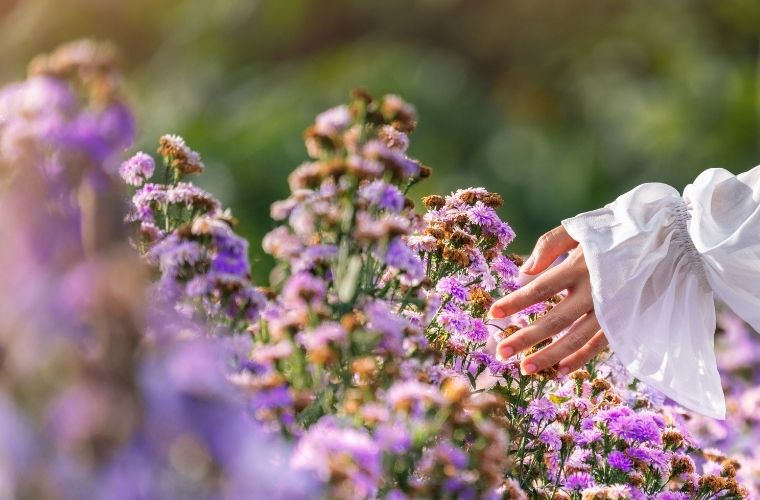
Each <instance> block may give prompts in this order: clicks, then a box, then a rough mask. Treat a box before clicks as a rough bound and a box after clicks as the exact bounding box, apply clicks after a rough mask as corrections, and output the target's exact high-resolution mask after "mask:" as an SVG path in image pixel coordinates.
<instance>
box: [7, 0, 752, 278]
mask: <svg viewBox="0 0 760 500" xmlns="http://www.w3.org/2000/svg"><path fill="white" fill-rule="evenodd" d="M759 35H760V2H758V1H757V0H721V1H720V2H715V1H708V0H703V1H687V0H680V1H676V0H657V1H654V0H649V1H647V0H614V1H612V0H576V1H573V2H560V1H549V0H510V1H494V0H383V1H382V2H381V1H370V0H259V1H255V0H214V1H207V0H204V1H201V0H176V1H160V0H27V1H9V0H0V83H5V82H8V81H13V80H17V79H20V78H22V77H23V74H24V68H25V64H26V61H28V60H29V58H30V57H32V56H33V55H35V54H36V53H39V52H44V51H48V50H50V49H52V48H53V47H55V46H56V45H57V44H59V43H60V42H64V41H68V40H71V39H75V38H81V37H95V38H98V39H107V40H111V41H113V42H114V43H115V44H116V45H117V46H118V47H119V48H120V49H121V51H122V55H123V60H124V65H125V69H126V73H127V76H128V82H127V87H128V89H129V93H130V96H129V97H130V100H131V102H132V104H133V105H134V106H135V107H136V109H137V110H138V116H139V123H140V134H139V140H138V144H137V148H141V149H145V150H146V151H151V152H152V151H153V150H154V149H155V145H156V140H157V138H158V136H159V135H160V134H162V133H165V132H175V133H179V134H180V135H183V136H184V137H185V138H186V139H187V140H188V142H189V144H190V145H191V146H192V147H193V148H195V149H197V150H198V151H200V152H201V153H202V155H203V157H204V160H205V161H206V164H207V166H208V167H209V168H208V169H207V173H206V174H204V176H203V178H202V179H201V181H200V184H202V185H204V186H205V187H207V188H209V189H211V190H213V191H214V192H215V193H216V194H218V195H219V196H220V197H221V198H222V200H223V201H224V202H225V203H227V204H228V205H230V206H231V207H232V209H233V211H234V212H235V214H236V215H237V216H238V217H239V218H240V220H241V227H240V229H241V232H242V233H243V234H244V235H246V236H248V237H249V238H250V239H251V242H252V245H251V252H252V259H253V261H254V268H255V276H254V278H255V279H256V280H259V282H262V281H263V280H264V279H265V277H266V275H267V272H268V269H269V266H270V264H271V263H270V262H269V261H268V260H267V258H266V257H265V256H264V255H263V254H262V252H261V250H260V241H261V237H262V236H263V234H264V233H265V232H266V231H268V230H269V228H270V221H269V217H268V207H269V204H270V203H271V202H272V201H274V200H276V199H280V198H282V197H284V196H285V195H286V177H287V175H288V173H289V172H290V170H291V169H292V168H294V167H295V166H297V165H298V164H299V163H300V162H301V161H303V160H304V159H305V158H306V154H305V151H304V148H303V144H302V141H301V134H302V132H303V130H304V129H305V128H306V126H307V125H308V124H309V123H310V121H311V120H312V118H313V116H314V115H315V114H316V113H318V112H319V111H321V110H322V109H324V108H327V107H330V106H332V105H334V104H337V103H339V102H342V101H343V100H345V98H346V96H347V94H348V92H349V90H350V89H351V88H353V87H357V86H363V87H366V88H368V89H370V90H371V91H372V92H373V93H376V94H381V93H386V92H392V93H398V94H401V95H402V96H403V97H405V98H406V99H408V100H409V101H411V102H413V103H414V104H415V105H416V106H417V108H418V111H419V114H420V117H421V119H420V125H419V129H418V132H417V133H416V134H415V135H414V136H413V138H412V147H411V154H412V155H413V156H415V157H417V158H419V159H420V160H422V161H423V162H424V163H425V164H427V165H430V166H432V167H433V168H434V170H435V173H434V176H433V178H432V179H431V180H429V181H427V182H425V183H423V184H421V185H420V186H419V188H418V189H417V191H416V192H415V193H414V195H415V196H417V197H419V196H420V195H422V194H426V193H430V192H448V191H451V190H453V189H455V188H458V187H467V186H476V185H478V186H484V187H487V188H488V189H490V190H493V191H498V192H500V193H502V194H503V195H504V197H505V199H506V200H507V203H506V205H505V207H503V209H502V215H503V216H504V217H506V218H507V219H508V220H509V221H510V222H511V223H512V225H513V226H514V228H515V230H516V231H517V233H518V239H517V241H516V243H515V247H514V248H515V249H516V250H517V251H521V252H527V251H529V250H530V248H531V247H532V245H533V241H534V239H535V238H536V237H537V236H538V235H539V234H541V233H543V232H545V231H546V230H548V229H550V228H551V227H553V226H555V225H557V224H558V223H559V221H560V220H561V219H562V218H564V217H568V216H572V215H575V214H576V213H578V212H581V211H585V210H589V209H593V208H596V207H598V206H600V205H602V204H604V203H607V202H608V201H611V200H612V199H614V198H615V197H616V196H617V195H618V194H620V193H622V192H624V191H626V190H628V189H630V188H631V187H633V186H635V185H637V184H639V183H641V182H647V181H661V182H667V183H669V184H672V185H674V186H677V187H678V188H679V189H680V188H682V187H683V186H684V185H685V184H687V183H688V182H690V181H691V180H693V178H694V177H695V176H696V175H698V173H699V172H701V171H702V170H704V169H706V168H710V167H715V166H722V167H725V168H728V169H729V170H732V171H734V172H740V171H744V170H747V169H748V168H750V167H751V166H753V165H755V164H757V163H760V161H758V159H759V158H760V141H759V140H758V139H760V131H759V130H758V128H759V126H760V103H759V102H758V101H759V100H760V36H759Z"/></svg>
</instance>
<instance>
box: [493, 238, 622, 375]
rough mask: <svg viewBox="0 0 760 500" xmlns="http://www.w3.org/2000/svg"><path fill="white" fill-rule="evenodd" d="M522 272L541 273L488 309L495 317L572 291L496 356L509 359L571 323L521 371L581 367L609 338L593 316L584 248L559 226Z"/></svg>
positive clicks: (540, 242)
mask: <svg viewBox="0 0 760 500" xmlns="http://www.w3.org/2000/svg"><path fill="white" fill-rule="evenodd" d="M568 251H570V255H568V257H567V259H565V260H564V261H563V262H562V263H561V264H559V265H557V266H555V267H553V268H551V269H549V270H548V271H546V272H543V271H545V270H546V269H547V268H548V267H549V266H550V265H551V264H552V262H554V261H555V260H556V259H557V257H559V256H560V255H562V254H564V253H565V252H568ZM521 271H522V272H523V273H524V274H528V275H535V274H539V273H542V272H543V274H540V275H539V276H537V277H536V278H535V279H534V280H533V281H531V282H530V283H528V284H527V285H525V286H523V287H522V288H520V289H519V290H516V291H514V292H512V293H510V294H509V295H507V296H505V297H502V298H501V299H499V300H497V301H496V302H494V304H493V305H492V306H491V310H490V311H489V316H491V317H492V318H495V319H498V318H504V317H507V316H509V315H512V314H515V313H517V312H520V311H522V310H523V309H525V308H526V307H529V306H532V305H533V304H536V303H538V302H543V301H545V300H547V299H549V298H551V297H553V296H554V295H556V294H558V293H559V292H561V291H562V290H567V291H568V295H567V297H566V298H565V299H564V300H562V301H561V302H560V303H559V304H557V305H556V306H555V307H554V308H553V309H552V310H551V311H549V312H548V313H547V314H545V315H544V316H542V317H540V318H539V319H538V320H536V321H535V322H533V323H531V324H530V325H528V326H526V327H525V328H522V329H521V330H518V331H517V332H515V333H513V334H512V335H510V336H509V337H507V338H506V339H504V340H502V341H501V342H499V345H498V346H497V347H496V352H497V354H499V356H501V357H502V358H504V359H506V358H509V357H510V356H513V355H514V354H516V353H518V352H521V351H524V350H526V349H529V348H530V347H532V346H534V345H536V344H537V343H539V342H541V341H543V340H546V339H548V338H551V337H552V336H554V335H556V334H558V333H560V332H561V331H562V330H564V329H565V328H568V327H570V329H569V330H568V331H567V333H566V334H565V335H563V336H562V337H561V338H559V339H558V340H557V341H555V342H553V343H551V344H549V345H548V346H546V347H544V348H543V349H541V350H539V351H537V352H535V353H533V354H530V355H529V356H526V357H525V358H524V359H523V360H522V363H521V370H522V372H523V373H524V374H526V375H530V374H532V373H536V372H538V371H541V370H544V369H546V368H549V367H551V366H554V365H556V364H559V367H558V370H559V373H560V375H567V374H568V373H570V372H572V371H574V370H577V369H579V368H582V367H583V365H585V364H586V363H587V362H588V361H590V360H591V359H592V358H593V357H594V356H596V355H597V354H598V353H600V352H601V351H602V350H604V348H605V347H606V346H607V338H606V337H605V336H604V332H602V331H601V327H600V326H599V323H598V322H597V320H596V315H595V314H594V303H593V300H592V298H591V278H590V276H589V272H588V267H587V266H586V259H585V258H584V256H583V249H582V248H581V247H579V246H578V242H577V241H575V240H573V239H572V238H571V237H570V235H569V234H568V233H567V231H565V228H564V227H562V226H559V227H557V228H554V229H552V230H551V231H549V232H548V233H546V234H544V235H543V236H541V238H539V240H538V242H537V243H536V247H535V249H534V250H533V253H532V254H531V256H530V258H529V259H528V260H527V261H526V262H525V264H523V267H522V269H521Z"/></svg>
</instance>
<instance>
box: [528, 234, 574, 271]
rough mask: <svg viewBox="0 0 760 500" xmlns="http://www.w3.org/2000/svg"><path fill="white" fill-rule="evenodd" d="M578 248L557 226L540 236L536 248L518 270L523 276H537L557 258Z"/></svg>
mask: <svg viewBox="0 0 760 500" xmlns="http://www.w3.org/2000/svg"><path fill="white" fill-rule="evenodd" d="M576 246H578V242H577V241H575V240H574V239H573V238H571V237H570V235H569V234H568V233H567V231H566V230H565V228H564V227H562V226H558V227H555V228H554V229H552V230H551V231H549V232H548V233H546V234H544V235H543V236H541V237H540V238H539V239H538V241H537V242H536V247H535V248H534V249H533V252H532V253H531V254H530V257H528V260H526V261H525V264H523V266H522V267H521V268H520V271H522V272H524V273H525V274H538V273H540V272H541V271H543V270H545V269H546V268H547V267H549V266H550V265H551V264H552V262H554V261H555V260H557V257H559V256H560V255H562V254H563V253H565V252H567V251H569V250H570V249H572V248H575V247H576Z"/></svg>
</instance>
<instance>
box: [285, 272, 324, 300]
mask: <svg viewBox="0 0 760 500" xmlns="http://www.w3.org/2000/svg"><path fill="white" fill-rule="evenodd" d="M326 293H327V286H326V285H325V282H324V281H323V280H321V279H319V278H317V277H316V276H313V275H311V274H309V273H307V272H300V273H296V274H294V275H293V276H291V277H290V278H288V281H286V282H285V286H284V287H283V289H282V301H283V303H285V304H287V305H288V306H289V307H295V306H301V307H316V306H318V305H319V304H321V303H322V301H323V300H324V298H325V294H326Z"/></svg>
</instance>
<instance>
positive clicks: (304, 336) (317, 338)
mask: <svg viewBox="0 0 760 500" xmlns="http://www.w3.org/2000/svg"><path fill="white" fill-rule="evenodd" d="M346 335H347V334H346V330H344V329H343V327H342V326H340V325H339V324H338V323H335V322H332V321H326V322H324V323H322V324H321V325H319V326H318V327H317V328H315V329H314V330H311V331H306V332H301V333H299V334H298V335H297V339H298V341H299V342H300V343H301V345H302V346H304V347H305V348H307V349H315V348H318V347H323V346H326V345H328V344H330V343H332V342H338V341H341V340H343V339H345V338H346Z"/></svg>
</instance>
